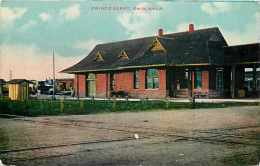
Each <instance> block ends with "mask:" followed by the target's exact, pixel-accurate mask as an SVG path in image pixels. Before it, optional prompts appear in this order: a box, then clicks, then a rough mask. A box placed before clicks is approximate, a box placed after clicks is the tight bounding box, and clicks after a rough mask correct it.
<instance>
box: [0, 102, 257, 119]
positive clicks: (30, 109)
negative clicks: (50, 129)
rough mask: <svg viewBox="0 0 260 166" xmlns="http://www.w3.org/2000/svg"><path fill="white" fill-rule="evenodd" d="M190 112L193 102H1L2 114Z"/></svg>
mask: <svg viewBox="0 0 260 166" xmlns="http://www.w3.org/2000/svg"><path fill="white" fill-rule="evenodd" d="M258 104H259V103H238V102H236V103H225V104H224V103H196V104H195V108H223V107H228V106H243V105H258ZM183 108H185V109H190V108H193V107H192V103H180V102H178V103H177V102H169V101H147V100H142V101H115V100H102V101H97V100H27V101H11V100H8V99H2V100H0V114H14V115H23V116H40V115H69V114H93V113H104V112H123V111H132V112H137V111H146V110H156V109H165V110H167V109H183Z"/></svg>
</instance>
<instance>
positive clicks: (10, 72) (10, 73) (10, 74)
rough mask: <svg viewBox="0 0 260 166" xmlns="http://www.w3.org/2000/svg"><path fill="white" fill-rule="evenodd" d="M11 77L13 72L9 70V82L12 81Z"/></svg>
mask: <svg viewBox="0 0 260 166" xmlns="http://www.w3.org/2000/svg"><path fill="white" fill-rule="evenodd" d="M12 77H13V72H12V70H9V80H12Z"/></svg>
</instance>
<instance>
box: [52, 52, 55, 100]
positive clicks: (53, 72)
mask: <svg viewBox="0 0 260 166" xmlns="http://www.w3.org/2000/svg"><path fill="white" fill-rule="evenodd" d="M52 76H53V80H52V84H53V91H52V99H53V100H55V55H54V49H53V50H52Z"/></svg>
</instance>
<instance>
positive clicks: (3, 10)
mask: <svg viewBox="0 0 260 166" xmlns="http://www.w3.org/2000/svg"><path fill="white" fill-rule="evenodd" d="M26 11H27V9H26V8H9V7H0V15H1V26H2V27H6V26H9V25H12V24H13V23H14V21H15V20H17V19H19V18H21V17H22V16H23V15H24V14H25V13H26Z"/></svg>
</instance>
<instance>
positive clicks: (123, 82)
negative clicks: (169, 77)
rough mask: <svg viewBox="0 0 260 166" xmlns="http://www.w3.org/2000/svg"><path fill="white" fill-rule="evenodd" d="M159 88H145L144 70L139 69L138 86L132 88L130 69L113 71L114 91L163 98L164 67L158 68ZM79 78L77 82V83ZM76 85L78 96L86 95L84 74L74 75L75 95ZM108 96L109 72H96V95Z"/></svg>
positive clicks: (164, 95) (138, 96)
mask: <svg viewBox="0 0 260 166" xmlns="http://www.w3.org/2000/svg"><path fill="white" fill-rule="evenodd" d="M158 71H159V88H156V89H146V88H145V87H146V86H145V84H146V82H145V80H146V78H145V77H146V70H145V69H142V70H139V81H140V82H139V88H138V89H134V81H133V80H134V77H133V72H132V71H120V72H115V73H114V75H115V76H114V78H115V87H114V90H115V91H125V92H127V93H128V94H129V96H130V97H137V98H164V97H166V72H165V70H164V69H159V70H158ZM77 79H78V80H79V84H78V83H77ZM77 85H79V96H80V97H86V96H87V90H86V89H87V88H86V87H87V81H86V75H84V74H78V75H75V84H74V87H75V92H76V95H77V89H78V88H77ZM109 96H110V74H109V73H96V97H102V98H104V97H109Z"/></svg>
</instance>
